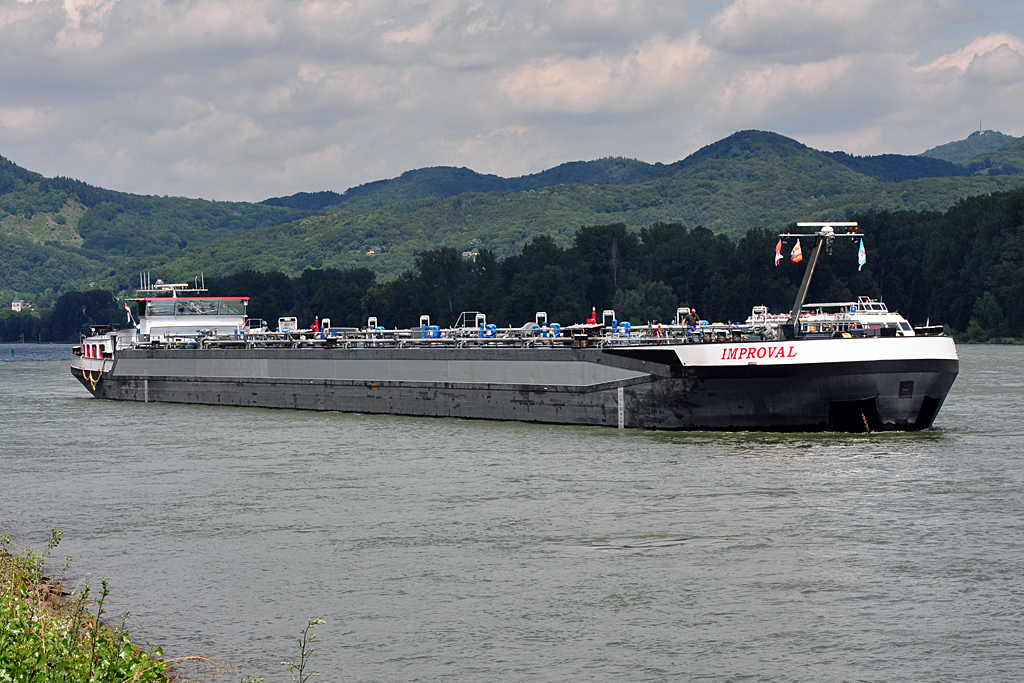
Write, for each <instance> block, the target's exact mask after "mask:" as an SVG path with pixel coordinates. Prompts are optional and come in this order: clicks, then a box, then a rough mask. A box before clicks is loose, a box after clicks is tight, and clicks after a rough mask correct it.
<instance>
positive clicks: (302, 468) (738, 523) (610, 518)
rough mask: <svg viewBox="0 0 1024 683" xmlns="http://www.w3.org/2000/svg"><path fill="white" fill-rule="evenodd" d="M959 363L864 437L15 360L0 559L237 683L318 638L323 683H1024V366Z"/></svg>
mask: <svg viewBox="0 0 1024 683" xmlns="http://www.w3.org/2000/svg"><path fill="white" fill-rule="evenodd" d="M12 348H13V350H14V355H13V356H12V355H11V349H12ZM960 354H961V366H960V376H959V378H958V379H957V381H956V384H955V385H954V386H953V391H952V393H951V394H950V396H949V399H948V400H947V402H946V404H945V406H944V407H943V409H942V411H941V412H940V413H939V416H938V418H937V420H936V425H935V426H936V429H935V430H932V431H929V432H925V433H917V434H881V435H870V436H868V435H834V434H824V435H800V434H796V435H776V434H758V433H746V434H715V433H657V432H638V431H629V430H626V431H620V430H614V429H598V428H576V427H552V426H537V425H525V424H505V423H489V422H474V421H460V420H432V419H415V418H395V417H386V416H365V415H342V414H316V413H302V412H288V411H271V410H260V409H236V408H226V407H203V406H178V405H167V404H156V403H151V404H148V405H147V404H139V403H116V402H108V401H98V400H94V399H92V398H90V397H89V395H88V393H87V392H86V391H85V390H84V389H83V388H82V387H81V386H80V385H79V384H78V383H77V382H76V381H75V380H74V379H73V378H72V377H71V375H70V373H69V372H68V369H67V365H68V360H69V358H70V352H69V350H68V348H67V347H38V346H29V345H26V346H14V347H11V346H9V345H8V346H0V410H2V414H3V421H2V423H0V452H2V455H0V466H2V471H0V531H7V532H9V533H11V535H12V536H13V537H14V539H15V543H17V544H22V545H24V544H30V543H34V544H35V545H36V546H37V547H38V546H39V545H41V544H42V543H43V542H44V541H45V538H46V535H47V532H48V531H49V529H51V528H53V527H56V528H60V529H63V530H64V541H63V542H62V543H61V545H60V547H59V548H58V550H57V553H56V554H57V555H59V556H60V557H63V556H64V555H65V554H71V555H73V556H74V563H73V565H72V568H71V570H70V571H69V573H68V575H67V577H68V578H69V579H70V580H71V581H73V582H82V581H85V580H86V577H85V574H86V572H88V573H90V574H91V577H89V578H88V581H89V582H90V583H92V584H93V585H95V586H98V584H99V579H100V578H106V579H108V580H109V583H110V587H111V591H112V593H111V597H110V598H109V600H108V603H107V612H108V614H109V615H111V617H112V620H113V621H115V622H117V623H120V619H119V618H118V615H120V614H122V613H123V612H125V611H128V610H130V612H131V616H130V618H129V620H128V625H129V628H130V630H131V631H132V633H133V637H134V638H135V639H136V640H148V641H150V642H153V643H158V644H161V645H163V646H164V649H165V651H166V653H167V654H168V655H171V656H180V655H201V656H205V657H209V658H211V659H214V660H216V661H218V662H224V663H229V664H232V665H235V666H237V667H238V670H239V672H240V673H239V674H234V675H233V677H234V679H236V680H237V678H238V677H239V676H240V675H247V676H256V675H262V676H266V678H267V680H268V681H287V680H289V676H288V671H287V668H286V667H283V666H281V664H280V662H281V661H282V660H284V659H295V658H297V656H298V647H297V645H296V643H295V637H296V636H297V635H298V632H299V630H300V628H301V627H302V626H303V625H305V623H306V621H307V620H308V619H309V618H312V617H321V618H323V619H325V620H326V623H325V624H323V625H320V626H317V627H316V629H315V632H316V633H317V639H316V640H315V641H314V647H315V652H314V653H313V655H312V657H311V664H310V665H311V667H312V669H314V670H317V671H321V672H323V674H324V675H323V677H322V678H321V679H320V680H324V681H333V680H345V681H438V680H452V681H519V680H528V681H552V682H554V681H567V680H588V681H591V680H593V681H621V680H628V681H676V680H712V681H718V680H721V681H727V680H734V681H735V680H745V681H789V680H804V681H819V680H901V681H947V680H948V681H952V680H957V681H959V680H965V679H968V678H970V679H978V680H1006V681H1016V680H1019V679H1020V678H1021V672H1022V671H1024V347H1005V346H961V347H960ZM55 359H56V360H55ZM227 679H231V677H230V676H229V677H227Z"/></svg>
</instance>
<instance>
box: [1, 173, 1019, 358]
mask: <svg viewBox="0 0 1024 683" xmlns="http://www.w3.org/2000/svg"><path fill="white" fill-rule="evenodd" d="M851 220H856V221H858V222H859V223H860V225H861V231H862V232H863V233H864V235H865V238H864V241H865V245H866V248H867V264H866V265H865V266H864V267H863V268H862V269H858V264H857V247H858V246H859V242H858V241H857V240H837V241H836V243H835V245H834V253H833V255H832V256H827V255H824V254H823V255H822V258H821V259H820V260H819V263H818V266H817V269H816V271H815V276H814V280H813V282H812V285H811V288H810V291H809V294H808V301H809V302H810V301H848V300H855V299H856V297H857V296H858V295H866V296H870V297H872V298H876V299H881V300H883V301H885V302H886V303H887V304H888V306H889V308H890V309H891V310H898V311H899V312H901V313H902V314H903V315H904V316H905V317H907V318H908V319H909V320H910V321H911V322H912V323H914V324H923V323H924V322H926V321H927V320H929V319H930V320H931V322H932V323H933V324H934V323H940V324H945V325H946V326H947V327H948V329H949V330H950V331H952V332H953V333H956V334H958V335H960V337H961V338H962V339H966V340H970V341H986V340H990V339H995V338H1007V337H1018V338H1019V337H1024V190H1016V191H1013V192H1003V193H996V194H992V195H988V196H984V197H972V198H969V199H965V200H962V201H961V202H959V203H958V204H957V205H956V206H954V207H953V208H951V209H949V210H948V211H947V212H945V213H944V214H942V213H937V212H915V211H898V212H886V211H881V212H873V211H872V212H867V213H864V214H860V215H854V216H852V217H851ZM777 241H778V233H777V232H776V231H774V230H768V229H760V228H758V229H752V230H749V231H748V232H747V233H746V234H745V235H743V236H742V237H741V238H740V239H738V240H731V239H729V238H728V237H726V236H724V235H720V234H719V235H716V234H714V233H713V232H712V231H711V230H708V229H707V228H703V227H696V228H688V227H686V226H684V225H680V224H677V223H656V224H654V225H651V226H649V227H646V228H643V229H641V230H640V231H638V232H637V231H633V230H630V229H628V228H627V227H626V225H625V224H622V223H614V224H610V225H594V226H588V227H583V228H580V229H579V230H577V231H576V233H575V235H574V237H573V239H572V242H571V243H570V244H568V245H566V246H560V245H559V244H558V243H556V242H555V240H554V239H553V238H552V237H550V236H548V235H539V236H536V237H534V238H533V239H532V240H531V241H530V242H528V243H527V244H526V245H525V246H524V247H523V249H522V251H521V252H520V253H518V254H516V255H514V256H511V257H509V258H506V259H503V260H498V259H496V258H495V256H494V254H493V253H491V252H489V251H488V250H486V249H480V250H479V251H477V252H474V253H473V254H472V257H471V258H466V257H464V256H463V254H461V253H459V252H458V251H456V250H455V249H451V248H441V249H433V250H429V251H424V252H422V253H421V254H419V255H418V256H417V257H416V259H415V267H414V268H411V269H408V270H406V271H404V272H402V273H401V274H400V275H399V276H398V277H397V278H395V279H394V280H390V281H384V282H382V281H378V280H377V276H376V275H375V273H373V272H372V271H370V270H368V269H362V268H360V269H353V270H337V269H330V268H325V269H308V270H306V271H305V272H303V273H302V274H301V275H300V276H298V277H295V278H290V277H288V276H286V275H284V274H282V273H279V272H258V271H252V270H248V271H243V272H240V273H236V274H234V275H231V276H228V277H225V278H222V279H219V280H216V281H213V282H212V283H211V282H210V281H208V287H209V289H210V294H211V295H213V296H250V297H252V299H251V302H250V305H249V315H250V317H253V318H263V319H266V320H267V321H268V322H269V323H270V325H271V327H274V326H275V325H276V321H277V319H278V318H279V317H283V316H295V317H297V318H298V319H299V322H300V324H302V325H304V326H308V325H309V324H311V323H312V322H313V320H314V317H320V318H325V317H326V318H330V319H331V323H332V325H335V326H352V327H361V326H364V325H365V324H366V320H367V318H368V317H369V316H376V317H377V318H378V321H379V324H381V325H386V326H387V327H389V328H393V327H410V326H415V325H417V324H418V322H419V318H420V316H421V315H424V314H426V315H429V316H430V318H431V321H432V322H433V323H435V324H440V325H442V326H446V325H450V324H453V323H454V322H455V320H456V319H457V317H458V315H459V313H460V312H461V311H470V310H475V311H483V312H485V313H487V314H488V321H489V322H493V323H495V324H497V325H499V326H519V325H522V324H524V323H525V322H527V321H532V320H533V319H534V315H535V313H536V312H537V311H545V312H547V314H548V319H549V320H550V321H552V322H560V323H562V324H563V325H567V324H572V323H574V322H582V321H583V320H585V319H586V318H587V317H588V316H589V315H590V313H591V311H592V310H593V309H596V310H597V311H598V313H599V314H600V312H601V311H602V310H605V309H614V310H615V311H616V314H617V316H618V318H619V319H620V320H629V321H631V322H633V323H634V324H644V323H647V322H654V321H658V322H668V321H670V320H672V319H673V317H674V313H675V310H676V308H677V307H679V306H689V307H694V308H696V309H697V310H698V312H699V313H700V315H701V317H703V318H705V319H708V320H712V321H714V322H718V321H722V322H730V321H742V320H743V319H745V318H746V317H747V315H749V313H750V309H751V308H752V307H753V306H755V305H760V304H764V305H767V306H768V307H769V308H770V309H772V310H773V311H775V312H783V311H788V310H789V309H790V307H791V306H792V304H793V299H794V297H795V294H796V289H797V287H798V285H799V283H800V279H801V278H802V276H803V272H804V264H803V263H800V264H794V263H791V262H790V261H789V258H788V256H789V254H790V251H791V250H792V248H793V246H794V241H793V240H790V241H789V243H788V244H786V245H785V247H784V250H783V254H784V256H785V257H786V258H784V260H783V262H782V263H781V264H780V265H779V266H775V264H774V253H775V245H776V242H777ZM811 246H812V242H811V240H809V239H807V240H804V241H803V244H802V247H803V250H804V253H805V254H808V253H809V250H810V247H811ZM123 317H124V311H123V308H118V304H117V302H116V301H115V300H114V298H113V297H112V296H111V295H110V293H109V292H67V293H64V294H62V295H61V296H60V297H59V298H58V299H57V301H56V303H55V305H54V307H53V308H52V309H51V310H50V311H49V312H47V313H44V314H43V315H39V314H38V313H37V314H34V315H33V314H27V315H26V314H21V315H20V316H19V315H18V314H14V315H6V316H4V317H3V318H2V319H0V335H2V337H0V338H3V339H4V340H5V341H14V340H16V339H17V338H18V335H19V334H20V332H22V331H26V332H27V334H26V338H30V339H35V338H36V335H42V338H43V340H52V341H71V340H77V335H78V331H79V330H80V329H82V328H83V326H85V325H87V323H88V322H97V321H102V322H107V321H108V320H109V321H116V320H120V319H121V318H123ZM30 318H31V319H33V320H34V321H35V322H30V321H29V319H30ZM33 325H34V326H33Z"/></svg>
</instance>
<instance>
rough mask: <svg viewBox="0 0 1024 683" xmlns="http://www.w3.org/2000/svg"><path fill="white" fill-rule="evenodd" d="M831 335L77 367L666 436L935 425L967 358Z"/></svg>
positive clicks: (170, 357)
mask: <svg viewBox="0 0 1024 683" xmlns="http://www.w3.org/2000/svg"><path fill="white" fill-rule="evenodd" d="M865 341H866V343H873V342H879V341H880V340H865ZM892 341H900V342H902V343H907V342H911V341H912V339H909V338H908V339H906V340H892ZM822 343H827V342H815V341H803V342H798V343H797V345H793V346H790V347H789V353H790V354H791V356H792V357H793V358H795V359H800V358H801V356H808V357H809V358H808V361H807V362H803V361H802V360H788V361H787V362H785V363H782V362H778V363H764V362H762V363H761V364H757V363H756V362H753V361H752V362H741V363H736V362H728V363H727V362H724V361H723V362H721V363H718V362H716V363H709V362H706V361H700V360H699V359H696V358H690V357H688V356H687V354H688V353H691V351H690V350H689V349H686V348H682V349H666V348H664V347H662V348H656V347H655V348H645V349H643V348H642V349H635V348H615V349H600V348H536V349H522V348H517V349H507V348H506V349H502V348H461V349H453V348H444V349H440V348H417V347H409V348H393V347H392V348H358V349H345V348H333V349H190V350H179V349H139V348H136V349H126V350H123V351H118V352H117V354H116V358H115V359H112V360H111V361H110V362H108V363H106V364H105V366H104V367H103V368H102V369H101V370H97V371H88V370H86V371H83V369H82V368H81V367H74V366H73V367H72V372H73V374H74V375H75V376H76V377H77V378H78V379H79V380H80V381H81V382H82V383H83V384H84V385H85V387H86V388H87V389H89V391H90V392H91V393H92V394H93V395H94V396H96V397H98V398H106V399H113V400H122V401H146V402H148V401H154V402H156V401H161V402H171V403H191V404H203V405H225V406H248V407H262V408H287V409H298V410H320V411H339V412H356V413H370V414H394V415H407V416H420V417H457V418H468V419H487V420H516V421H523V422H539V423H553V424H572V425H600V426H609V427H616V426H619V427H634V428H643V429H664V430H764V431H847V432H864V431H890V430H905V431H912V430H918V429H925V428H928V427H930V426H931V424H932V421H933V420H934V418H935V415H936V414H937V412H938V410H939V408H940V407H941V405H942V402H943V401H944V400H945V397H946V395H947V394H948V392H949V390H950V387H951V386H952V384H953V381H954V380H955V378H956V375H957V372H958V361H957V360H956V358H955V352H954V355H953V357H949V355H948V354H941V353H940V354H923V356H921V357H910V358H906V357H905V358H900V359H891V358H886V357H885V355H886V354H884V353H883V354H878V353H867V354H865V353H860V354H843V355H840V356H838V357H839V358H842V357H843V356H852V357H853V359H849V360H848V359H843V360H836V359H834V358H832V357H830V356H832V355H833V354H830V353H824V354H822V353H806V352H805V353H802V354H801V353H797V352H796V351H795V350H794V349H796V350H800V351H804V350H808V351H813V350H814V347H810V346H804V345H808V344H822ZM840 343H842V342H840ZM846 343H847V344H852V343H855V342H849V341H847V342H846ZM950 344H951V342H950ZM691 346H695V347H700V346H713V345H691ZM714 346H718V345H714ZM762 346H763V345H762ZM719 348H722V347H718V348H716V349H715V351H714V354H715V355H716V356H717V353H718V349H719ZM765 348H766V354H761V355H760V356H757V355H755V353H754V352H753V351H749V350H748V356H749V357H751V358H762V357H764V356H765V355H767V356H768V357H769V358H771V357H772V356H773V354H774V351H772V348H778V347H777V346H776V347H770V346H765ZM703 355H704V356H705V357H707V356H708V354H707V353H706V352H705V353H704V354H703ZM726 355H727V354H726V351H722V357H723V359H724V358H725V357H726ZM733 355H734V354H733ZM911 355H913V354H911ZM874 356H878V357H874ZM740 358H741V359H742V358H743V352H742V351H741V352H740ZM691 361H692V362H691Z"/></svg>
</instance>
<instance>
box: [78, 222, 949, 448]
mask: <svg viewBox="0 0 1024 683" xmlns="http://www.w3.org/2000/svg"><path fill="white" fill-rule="evenodd" d="M798 225H799V226H801V227H813V228H815V232H813V233H810V234H802V235H789V236H796V237H808V238H813V239H814V240H815V244H814V247H813V249H812V251H811V255H810V257H809V259H808V264H807V266H806V271H805V275H804V280H803V282H802V283H801V286H800V289H799V291H798V293H797V298H796V301H795V302H794V306H793V310H792V311H791V312H790V313H789V314H788V315H784V316H772V315H770V314H769V313H768V311H767V309H765V308H764V307H757V308H755V309H754V310H753V311H752V314H751V316H750V317H749V318H748V319H747V320H746V321H744V322H743V323H735V324H733V323H730V324H709V323H708V322H707V321H699V320H694V319H692V315H690V310H689V309H688V308H687V307H680V308H679V309H678V310H677V312H676V316H675V319H674V320H673V321H672V322H670V323H667V324H655V323H649V324H645V325H636V326H634V325H630V323H628V322H621V321H619V320H617V319H616V316H615V312H614V311H610V310H607V311H603V312H602V314H601V315H600V319H598V318H599V316H598V315H597V313H596V311H595V313H594V315H593V316H592V317H591V319H589V320H588V321H587V322H585V323H580V324H575V325H570V326H565V327H562V326H560V325H558V324H557V323H550V324H549V323H548V320H547V315H546V314H545V313H544V312H538V313H537V314H536V316H535V319H534V320H533V321H531V322H530V323H527V324H526V325H523V326H522V327H518V328H498V327H496V326H495V325H493V324H488V323H487V316H486V314H484V313H482V312H475V311H473V312H466V313H463V314H462V315H461V316H460V317H459V320H458V321H457V322H456V323H455V324H454V325H452V326H451V327H446V328H441V327H439V326H437V325H432V324H431V321H430V320H429V318H428V317H427V316H423V317H422V318H421V320H420V325H419V327H414V328H408V329H385V328H384V327H382V326H380V325H378V321H377V320H376V319H375V318H369V319H368V320H367V324H366V326H365V327H362V328H342V327H332V326H331V323H330V321H329V320H324V321H323V322H322V323H321V324H319V325H317V326H316V327H310V328H304V329H302V328H299V325H298V324H297V321H296V320H295V319H294V318H282V319H280V320H278V321H277V325H276V326H275V327H274V329H270V326H269V325H268V324H266V323H265V322H263V321H261V320H254V319H251V318H249V317H248V315H247V310H246V307H247V304H248V298H247V297H211V296H207V295H206V294H207V293H208V292H207V290H205V288H203V287H202V286H201V285H199V283H196V286H194V287H192V288H189V286H188V285H187V284H183V283H176V284H164V283H162V282H160V281H157V282H156V283H155V284H153V283H150V282H149V281H148V280H145V279H144V280H143V281H142V282H141V283H140V292H139V294H138V295H137V296H136V298H135V299H134V301H135V302H136V304H137V307H138V320H137V324H135V325H134V326H133V327H131V328H129V329H114V328H113V326H109V325H108V326H96V327H93V328H92V329H91V330H90V334H89V336H88V337H87V338H84V339H83V340H82V343H81V344H80V345H78V346H76V347H75V348H74V351H73V353H74V357H73V361H72V366H71V372H72V374H73V375H74V376H75V377H76V378H78V380H79V381H81V382H82V384H83V385H85V387H86V388H87V389H88V390H89V391H90V392H91V393H92V394H93V396H95V397H97V398H105V399H113V400H122V401H141V402H150V401H161V402H172V403H191V404H203V405H226V406H251V407H263V408H287V409H298V410H321V411H341V412H356V413H384V414H393V415H407V416H424V417H458V418H469V419H488V420H517V421H525V422H540V423H554V424H570V425H602V426H608V427H619V428H641V429H662V430H756V431H843V432H874V431H913V430H920V429H926V428H929V427H931V425H932V423H933V421H934V419H935V416H936V414H937V413H938V411H939V409H940V408H941V406H942V403H943V401H944V400H945V398H946V396H947V394H948V393H949V390H950V388H951V386H952V384H953V382H954V380H955V378H956V375H957V373H958V370H959V361H958V359H957V353H956V346H955V344H954V343H953V340H952V339H950V338H949V337H947V336H944V335H942V334H941V328H939V327H927V328H916V329H915V328H912V327H911V326H910V324H909V323H908V322H907V321H906V320H905V319H903V317H902V316H899V315H898V314H897V313H893V312H889V311H888V310H886V309H885V308H884V304H881V302H874V301H871V300H870V299H865V298H861V299H859V300H858V301H857V302H849V303H836V304H804V303H803V300H804V298H805V295H806V290H807V286H808V284H809V282H810V279H811V276H812V275H813V270H814V264H815V263H816V262H817V259H818V257H819V254H820V252H821V251H822V249H825V250H828V251H830V250H831V245H832V241H833V240H834V239H836V237H843V236H847V233H836V232H835V228H836V227H840V228H843V227H847V228H848V227H849V226H850V225H855V224H848V223H830V224H821V223H802V224H798ZM849 234H853V233H849ZM133 322H135V321H133Z"/></svg>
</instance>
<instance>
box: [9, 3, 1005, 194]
mask: <svg viewBox="0 0 1024 683" xmlns="http://www.w3.org/2000/svg"><path fill="white" fill-rule="evenodd" d="M979 121H980V123H981V125H982V127H984V128H985V129H995V130H1000V131H1002V132H1004V133H1008V134H1011V135H1016V136H1020V135H1024V8H1022V6H1021V4H1020V0H978V1H972V0H735V1H732V2H730V1H727V0H723V1H719V2H700V1H697V0H693V1H690V0H674V1H659V0H514V1H513V0H429V1H419V0H348V1H343V0H339V1H306V0H0V155H2V156H5V157H7V158H9V159H11V160H12V161H14V162H16V163H18V164H19V165H21V166H24V167H27V168H30V169H32V170H35V171H39V172H41V173H43V174H45V175H68V176H72V177H75V178H79V179H82V180H85V181H87V182H89V183H92V184H95V185H100V186H103V187H108V188H112V189H119V190H125V191H129V192H139V193H145V194H160V195H164V194H168V195H184V196H189V197H203V198H207V199H224V200H260V199H264V198H266V197H271V196H279V195H285V194H291V193H293V192H298V191H302V190H306V191H313V190H327V189H330V190H336V191H343V190H344V189H346V188H348V187H351V186H353V185H358V184H360V183H364V182H368V181H371V180H378V179H381V178H388V177H394V176H396V175H399V174H400V173H402V172H403V171H406V170H409V169H412V168H421V167H424V166H439V165H454V166H468V167H469V168H472V169H474V170H477V171H480V172H484V173H496V174H498V175H503V176H516V175H522V174H525V173H532V172H536V171H540V170H543V169H545V168H550V167H551V166H555V165H557V164H559V163H562V162H565V161H575V160H581V159H582V160H589V159H596V158H600V157H604V156H626V157H632V158H637V159H642V160H644V161H649V162H654V161H661V162H672V161H676V160H678V159H681V158H683V157H685V156H686V155H687V154H689V153H691V152H693V151H695V150H696V149H698V148H700V147H701V146H703V145H706V144H708V143H710V142H713V141H715V140H718V139H720V138H722V137H725V136H726V135H729V134H731V133H733V132H735V131H737V130H742V129H748V128H756V129H761V130H771V131H775V132H778V133H781V134H783V135H788V136H790V137H793V138H796V139H797V140H800V141H801V142H803V143H805V144H807V145H810V146H812V147H815V148H817V149H825V150H836V149H842V150H845V151H848V152H851V153H854V154H881V153H886V152H896V153H902V154H917V153H919V152H922V151H924V150H925V149H927V148H929V147H933V146H935V145H937V144H941V143H944V142H949V141H951V140H957V139H962V138H964V137H966V136H967V134H969V133H970V132H972V131H973V130H976V129H977V128H978V125H979Z"/></svg>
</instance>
